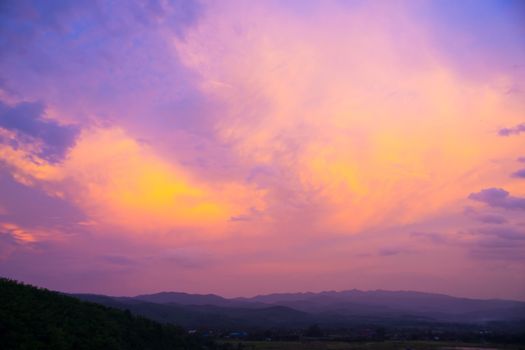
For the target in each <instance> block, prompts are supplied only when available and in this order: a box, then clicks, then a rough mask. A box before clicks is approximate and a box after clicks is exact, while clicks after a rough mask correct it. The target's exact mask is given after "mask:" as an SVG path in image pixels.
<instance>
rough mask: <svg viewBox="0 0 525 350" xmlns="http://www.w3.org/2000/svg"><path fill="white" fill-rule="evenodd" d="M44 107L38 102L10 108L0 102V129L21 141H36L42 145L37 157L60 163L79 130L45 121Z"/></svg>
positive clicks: (20, 104)
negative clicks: (12, 133) (16, 136)
mask: <svg viewBox="0 0 525 350" xmlns="http://www.w3.org/2000/svg"><path fill="white" fill-rule="evenodd" d="M43 116H44V106H43V104H41V103H38V102H21V103H19V104H17V105H15V106H13V107H10V106H8V105H6V104H4V103H2V102H0V127H2V128H5V129H8V130H11V131H14V132H16V133H17V134H18V135H19V136H20V137H21V138H22V139H38V140H40V141H42V142H43V143H44V147H43V149H42V150H41V152H39V154H38V155H39V156H41V157H43V158H44V159H46V160H48V161H51V162H57V161H60V160H61V159H62V158H63V157H64V155H65V154H66V152H67V150H68V149H69V148H70V147H71V146H73V145H74V143H75V140H76V138H77V136H78V133H79V130H78V128H77V127H74V126H65V125H60V124H58V123H57V122H55V121H52V120H46V119H44V118H43Z"/></svg>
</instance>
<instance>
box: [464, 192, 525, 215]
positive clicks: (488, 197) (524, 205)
mask: <svg viewBox="0 0 525 350" xmlns="http://www.w3.org/2000/svg"><path fill="white" fill-rule="evenodd" d="M468 198H469V199H471V200H473V201H477V202H482V203H485V204H487V205H488V206H491V207H495V208H503V209H511V210H512V209H513V210H525V198H521V197H513V196H511V195H510V193H509V192H507V191H505V190H504V189H502V188H486V189H483V190H481V191H480V192H476V193H471V194H470V195H469V196H468Z"/></svg>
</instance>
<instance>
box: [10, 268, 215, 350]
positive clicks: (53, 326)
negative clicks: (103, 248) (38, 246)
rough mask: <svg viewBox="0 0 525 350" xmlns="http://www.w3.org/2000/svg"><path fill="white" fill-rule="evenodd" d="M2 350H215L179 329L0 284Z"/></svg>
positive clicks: (16, 285)
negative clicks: (203, 349) (205, 349)
mask: <svg viewBox="0 0 525 350" xmlns="http://www.w3.org/2000/svg"><path fill="white" fill-rule="evenodd" d="M0 348H1V349H5V350H8V349H54V350H60V349H79V350H81V349H151V350H153V349H202V348H208V349H210V348H213V346H212V344H206V345H205V344H204V342H203V341H202V340H201V339H199V337H198V336H189V335H188V334H187V332H186V331H185V330H183V329H182V328H180V327H177V326H174V325H169V324H160V323H157V322H154V321H151V320H149V319H146V318H144V317H141V316H136V315H133V314H131V313H130V312H129V311H122V310H117V309H113V308H109V307H106V306H102V305H99V304H95V303H90V302H85V301H81V300H78V299H76V298H73V297H70V296H66V295H63V294H60V293H58V292H52V291H49V290H46V289H41V288H36V287H33V286H29V285H24V284H22V283H18V282H16V281H13V280H9V279H5V278H0Z"/></svg>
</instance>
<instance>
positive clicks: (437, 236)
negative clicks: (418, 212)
mask: <svg viewBox="0 0 525 350" xmlns="http://www.w3.org/2000/svg"><path fill="white" fill-rule="evenodd" d="M410 236H411V237H414V238H421V239H425V240H428V241H431V242H432V243H437V244H444V243H447V242H448V239H447V238H446V237H445V236H444V235H443V234H441V233H438V232H412V233H411V234H410Z"/></svg>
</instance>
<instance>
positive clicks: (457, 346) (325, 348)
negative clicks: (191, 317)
mask: <svg viewBox="0 0 525 350" xmlns="http://www.w3.org/2000/svg"><path fill="white" fill-rule="evenodd" d="M223 344H224V345H225V348H227V349H232V350H237V349H239V350H361V349H362V350H408V349H410V350H427V349H429V350H481V349H483V350H499V349H513V350H519V349H525V347H522V346H519V345H501V346H499V345H498V346H494V345H487V344H472V343H446V342H423V341H420V342H417V341H387V342H369V343H361V342H359V343H347V342H337V341H308V342H299V341H290V342H285V341H234V340H230V341H224V342H223Z"/></svg>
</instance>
